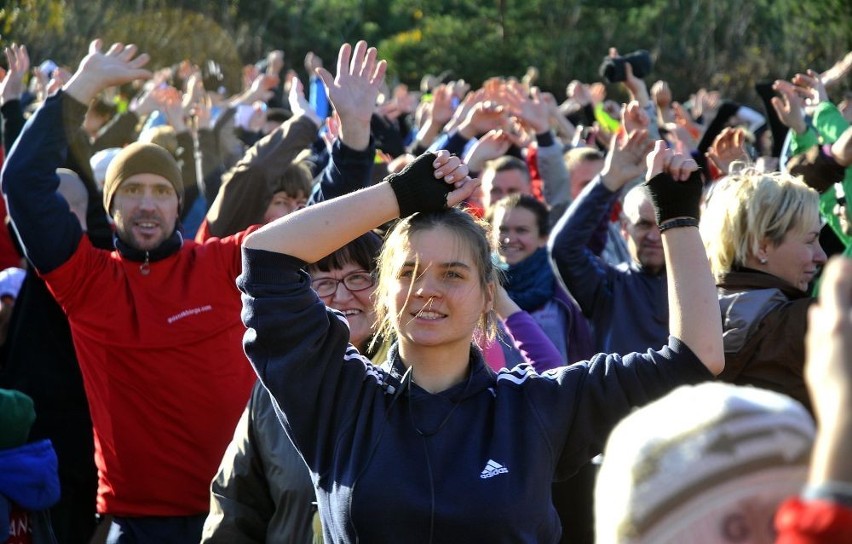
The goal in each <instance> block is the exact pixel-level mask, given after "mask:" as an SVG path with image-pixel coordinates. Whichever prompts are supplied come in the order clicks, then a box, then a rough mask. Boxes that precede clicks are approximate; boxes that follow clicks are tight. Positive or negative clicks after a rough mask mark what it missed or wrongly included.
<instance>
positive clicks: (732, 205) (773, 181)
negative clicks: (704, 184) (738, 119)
mask: <svg viewBox="0 0 852 544" xmlns="http://www.w3.org/2000/svg"><path fill="white" fill-rule="evenodd" d="M818 220H819V194H818V193H817V192H816V191H815V190H813V189H811V188H810V187H808V186H807V185H806V184H805V182H804V181H802V180H801V178H798V177H793V176H791V175H789V174H782V173H780V172H773V173H764V172H758V171H757V170H754V169H753V168H748V169H746V170H743V171H742V172H741V173H739V174H737V175H732V176H727V177H725V178H723V179H722V180H720V181H718V182H717V185H716V186H715V187H713V189H712V191H711V193H710V196H709V199H708V201H707V205H706V207H705V209H704V213H703V214H702V216H701V227H700V228H701V238H702V239H703V240H704V247H705V249H706V250H707V258H708V259H709V260H710V268H711V270H712V271H713V275H714V276H715V277H716V280H717V281H718V280H719V279H720V277H721V276H722V275H723V274H725V273H727V272H730V271H731V270H732V269H733V268H736V267H740V266H744V265H745V263H746V259H747V258H748V256H749V255H752V256H754V255H756V254H757V252H758V250H759V248H760V245H761V243H762V242H763V241H764V240H766V241H768V242H769V243H771V244H772V245H773V246H775V247H777V246H778V245H780V244H781V243H782V242H783V241H784V237H785V236H786V235H787V233H788V232H790V231H799V232H803V231H804V230H805V229H807V228H808V226H809V225H812V224H813V223H815V222H817V221H818Z"/></svg>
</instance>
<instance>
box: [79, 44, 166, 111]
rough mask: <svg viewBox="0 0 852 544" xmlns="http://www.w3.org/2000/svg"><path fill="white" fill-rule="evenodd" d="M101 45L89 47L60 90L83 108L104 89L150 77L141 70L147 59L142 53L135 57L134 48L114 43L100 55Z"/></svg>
mask: <svg viewBox="0 0 852 544" xmlns="http://www.w3.org/2000/svg"><path fill="white" fill-rule="evenodd" d="M102 45H103V43H102V42H101V40H94V41H93V42H92V43H91V44H90V45H89V54H88V55H86V56H85V57H83V60H82V61H80V66H79V67H78V68H77V71H76V72H75V73H74V75H73V76H71V80H70V81H68V83H66V84H65V86H64V89H65V93H66V94H68V95H69V96H71V97H72V98H74V99H75V100H77V101H78V102H81V103H83V104H88V103H89V102H91V100H92V99H93V98H94V97H95V96H96V95H97V94H98V93H99V92H100V91H102V90H103V89H105V88H107V87H112V86H115V85H122V84H124V83H129V82H131V81H134V80H137V79H148V78H150V77H151V72H150V71H148V70H145V69H144V68H143V66H145V64H147V63H148V61H149V60H150V59H149V57H148V55H147V54H146V53H142V54H141V55H137V49H136V46H135V45H127V46H125V45H124V44H123V43H114V44H112V46H111V47H110V48H109V49H108V50H107V52H106V53H104V52H102V51H101V47H102Z"/></svg>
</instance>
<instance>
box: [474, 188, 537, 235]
mask: <svg viewBox="0 0 852 544" xmlns="http://www.w3.org/2000/svg"><path fill="white" fill-rule="evenodd" d="M498 208H503V209H504V210H507V211H508V210H514V209H515V208H523V209H525V210H529V211H530V212H531V213H532V214H533V215H534V216H535V224H536V227H538V235H539V236H547V235H548V234H550V211H549V210H548V209H547V205H546V204H545V203H544V202H542V201H541V200H539V199H537V198H536V197H534V196H531V195H525V194H521V193H514V194H511V195H508V196H504V197H503V198H501V199H500V200H498V201H497V202H495V203H494V204H492V205H491V207H489V208H488V210H487V211H486V213H485V220H486V221H488V223H490V224H491V228H492V229H498V228H499V226H498V225H495V224H494V214H495V213H496V212H497V209H498Z"/></svg>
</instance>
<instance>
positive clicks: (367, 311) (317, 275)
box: [311, 262, 376, 351]
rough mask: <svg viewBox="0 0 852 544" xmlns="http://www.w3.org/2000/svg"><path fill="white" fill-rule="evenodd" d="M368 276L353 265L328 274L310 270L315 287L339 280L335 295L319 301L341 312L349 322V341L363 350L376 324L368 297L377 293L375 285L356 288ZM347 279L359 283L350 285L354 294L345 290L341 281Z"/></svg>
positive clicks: (374, 312)
mask: <svg viewBox="0 0 852 544" xmlns="http://www.w3.org/2000/svg"><path fill="white" fill-rule="evenodd" d="M369 274H370V272H369V271H368V270H364V269H363V268H362V267H361V266H360V265H358V264H357V263H354V262H349V263H346V264H345V265H343V267H342V268H335V269H332V270H329V271H328V272H323V271H320V270H314V271H311V284H312V285H318V283H319V282H322V281H324V280H329V279H331V280H338V282H336V283H337V285H336V288H335V290H334V293H332V294H331V295H328V296H321V297H320V298H321V299H322V301H323V303H325V305H326V306H328V307H329V308H333V309H335V310H338V311H339V312H342V313H343V315H344V316H345V317H346V321H347V322H348V323H349V341H350V342H351V343H352V345H354V346H355V347H357V348H358V349H359V350H362V351H363V350H364V348H365V347H366V345H367V340H369V338H370V335H371V334H372V327H373V324H374V323H375V322H376V310H375V307H374V306H373V300H372V298H371V297H372V296H373V292H374V291H375V290H376V285H375V282H373V285H371V286H370V287H367V288H365V289H360V290H358V289H357V287H359V286H360V285H361V281H362V280H361V279H362V278H364V277H366V276H369ZM347 276H348V277H350V278H353V277H354V278H355V279H356V280H359V282H358V283H356V282H354V281H353V282H352V283H353V285H355V287H354V288H355V289H356V290H355V291H352V290H350V289H349V288H347V287H346V284H345V283H344V282H343V280H344V278H346V277H347Z"/></svg>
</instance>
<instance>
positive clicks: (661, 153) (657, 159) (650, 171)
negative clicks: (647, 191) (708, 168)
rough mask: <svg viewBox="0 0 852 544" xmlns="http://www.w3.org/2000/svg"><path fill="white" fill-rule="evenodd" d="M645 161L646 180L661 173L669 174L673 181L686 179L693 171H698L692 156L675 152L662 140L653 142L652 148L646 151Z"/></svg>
mask: <svg viewBox="0 0 852 544" xmlns="http://www.w3.org/2000/svg"><path fill="white" fill-rule="evenodd" d="M646 162H647V173H646V174H645V179H646V180H647V181H650V180H651V179H653V178H654V177H655V176H657V175H658V174H662V173H666V174H669V175H670V176H671V177H672V178H673V179H674V180H675V181H686V180H687V179H689V176H690V175H691V174H692V173H693V172H696V171H698V164H697V163H696V162H695V160H694V159H693V158H692V157H690V156H689V155H682V154H680V153H675V152H674V151H672V150H671V149H669V148H668V147H666V143H665V142H664V141H662V140H657V141H656V142H655V143H654V149H653V151H651V152H650V153H648V156H647V157H646Z"/></svg>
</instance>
